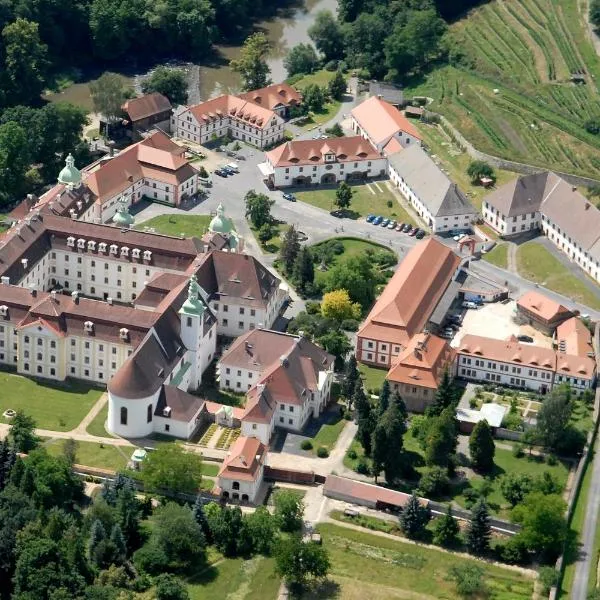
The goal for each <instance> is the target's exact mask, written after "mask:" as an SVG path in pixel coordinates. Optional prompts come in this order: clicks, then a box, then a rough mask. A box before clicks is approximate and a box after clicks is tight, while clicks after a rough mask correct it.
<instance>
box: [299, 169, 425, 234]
mask: <svg viewBox="0 0 600 600" xmlns="http://www.w3.org/2000/svg"><path fill="white" fill-rule="evenodd" d="M351 187H352V190H353V191H354V195H353V196H352V203H351V205H350V208H349V209H348V211H347V213H346V216H348V217H350V218H352V219H358V218H360V217H366V216H367V215H368V214H376V215H382V216H384V217H392V218H394V219H395V220H396V221H400V222H404V223H410V224H411V225H415V219H414V217H413V216H412V215H410V214H409V213H408V212H407V211H406V210H405V209H404V207H403V206H402V205H401V204H400V202H399V201H398V199H397V198H396V196H395V195H394V194H393V193H392V192H391V191H390V189H389V188H388V187H387V185H386V183H385V182H382V181H378V182H376V184H375V183H369V184H358V185H352V186H351ZM294 193H295V195H296V197H297V198H298V200H300V201H301V202H306V203H307V204H312V205H313V206H316V207H317V208H321V209H323V210H327V211H330V212H331V211H334V210H336V207H335V205H334V202H335V193H336V190H335V188H328V189H314V190H312V189H311V190H301V189H300V190H297V191H295V192H294ZM388 202H389V203H391V204H390V206H388ZM397 235H402V234H400V233H398V232H397V231H390V236H397ZM392 239H393V237H392Z"/></svg>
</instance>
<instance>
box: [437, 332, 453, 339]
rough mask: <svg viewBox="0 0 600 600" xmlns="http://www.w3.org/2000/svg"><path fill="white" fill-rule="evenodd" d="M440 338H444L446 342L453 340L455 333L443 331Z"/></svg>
mask: <svg viewBox="0 0 600 600" xmlns="http://www.w3.org/2000/svg"><path fill="white" fill-rule="evenodd" d="M440 337H443V338H444V339H445V340H451V339H452V338H453V337H454V332H453V331H450V332H447V331H445V330H444V331H442V333H441V334H440Z"/></svg>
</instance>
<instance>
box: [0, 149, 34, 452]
mask: <svg viewBox="0 0 600 600" xmlns="http://www.w3.org/2000/svg"><path fill="white" fill-rule="evenodd" d="M0 147H1V141H0ZM8 437H9V439H10V441H11V443H12V445H13V447H14V449H15V450H16V451H17V452H24V453H25V454H27V453H28V452H31V450H33V449H34V448H35V447H36V446H37V445H38V444H39V438H38V437H37V435H35V421H34V420H33V417H31V416H29V415H26V414H25V413H24V412H23V411H22V410H17V414H16V415H15V416H14V417H13V420H12V427H11V428H10V433H9V434H8Z"/></svg>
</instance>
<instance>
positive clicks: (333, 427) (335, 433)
mask: <svg viewBox="0 0 600 600" xmlns="http://www.w3.org/2000/svg"><path fill="white" fill-rule="evenodd" d="M346 423H347V421H346V420H345V419H342V418H341V417H338V420H337V421H336V422H335V423H332V424H328V425H321V428H320V429H319V431H317V435H315V437H314V438H313V439H312V442H313V452H315V453H316V451H317V449H318V448H320V447H321V446H324V447H325V448H327V450H328V451H329V452H331V450H332V449H333V447H334V446H335V443H336V442H337V439H338V437H340V433H342V429H344V426H345V425H346Z"/></svg>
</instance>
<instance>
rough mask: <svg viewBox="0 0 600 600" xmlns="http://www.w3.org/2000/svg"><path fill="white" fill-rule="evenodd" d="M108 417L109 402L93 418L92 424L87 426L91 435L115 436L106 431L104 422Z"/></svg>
mask: <svg viewBox="0 0 600 600" xmlns="http://www.w3.org/2000/svg"><path fill="white" fill-rule="evenodd" d="M106 419H108V402H107V403H106V404H105V405H104V406H103V407H102V409H101V410H100V412H99V413H98V414H97V415H96V416H95V417H94V418H93V419H92V421H91V422H90V424H89V425H88V426H87V428H86V431H87V432H88V433H89V434H90V435H97V436H98V437H114V436H113V435H112V434H110V433H109V432H108V431H106V429H105V427H104V424H105V423H106Z"/></svg>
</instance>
